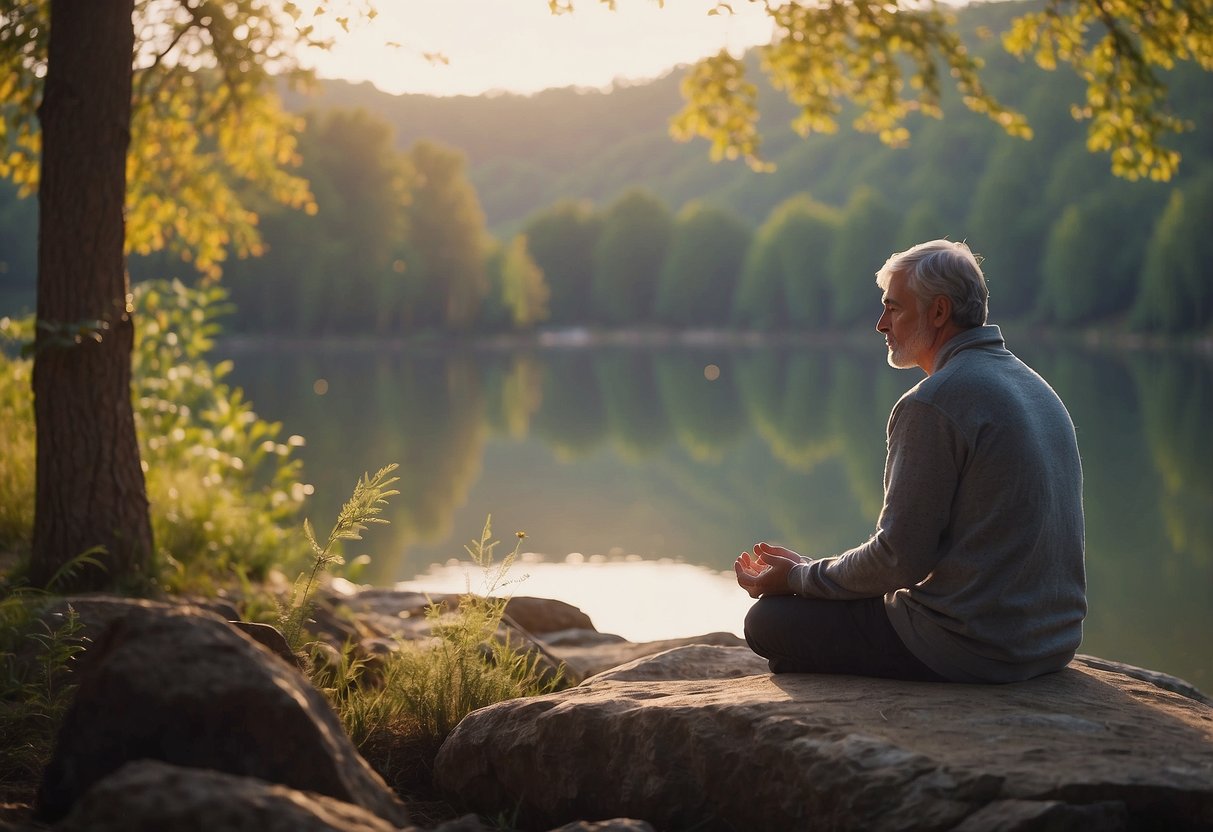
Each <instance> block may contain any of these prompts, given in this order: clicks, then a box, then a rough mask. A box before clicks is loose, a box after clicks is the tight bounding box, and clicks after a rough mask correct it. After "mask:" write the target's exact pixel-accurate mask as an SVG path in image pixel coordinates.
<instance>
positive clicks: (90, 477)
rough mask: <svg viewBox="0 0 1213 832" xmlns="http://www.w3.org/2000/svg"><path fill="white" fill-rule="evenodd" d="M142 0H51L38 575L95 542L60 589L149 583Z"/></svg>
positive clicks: (42, 233) (37, 411) (42, 205)
mask: <svg viewBox="0 0 1213 832" xmlns="http://www.w3.org/2000/svg"><path fill="white" fill-rule="evenodd" d="M133 9H134V0H52V2H51V28H50V45H49V53H48V61H47V74H46V83H45V88H44V89H45V92H44V95H43V100H42V104H41V106H40V107H39V109H38V117H39V120H40V122H41V125H42V175H41V182H40V185H39V215H38V221H39V233H38V332H37V336H36V340H35V356H34V380H33V387H34V416H35V422H36V426H37V447H38V450H37V474H36V478H37V488H36V491H37V495H36V502H35V515H34V538H33V557H32V561H31V565H30V573H31V574H30V577H31V580H32V581H33V582H34V583H35V584H36V585H40V586H45V585H46V584H47V583H48V582H49V581H50V580H51V579H52V578H53V577H54V576H55V573H56V572H57V571H58V570H59V569H60V567H61V566H63V564H65V563H67V562H68V561H70V560H71V559H72V558H74V557H75V556H76V555H79V554H80V553H82V552H85V551H87V550H89V549H92V548H94V547H97V546H102V547H104V549H105V551H104V553H103V554H99V555H97V556H96V557H97V559H98V560H100V561H101V563H102V564H103V565H104V570H98V569H84V570H82V571H80V572H79V573H77V574H76V575H75V577H74V578H72V579H70V580H69V581H67V582H66V583H65V584H61V585H60V586H59V587H58V588H60V589H68V588H70V589H84V588H100V587H103V586H116V585H130V584H133V583H138V582H141V581H142V580H143V579H144V578H145V577H146V575H147V572H148V569H149V566H150V563H151V553H152V532H151V524H150V521H149V518H148V505H147V490H146V487H145V485H144V480H143V469H142V467H141V464H140V460H139V446H138V443H137V441H136V438H135V419H134V412H133V410H132V408H131V390H130V382H131V347H132V344H133V340H134V324H133V322H132V320H131V307H130V299H129V294H128V283H127V275H126V263H125V257H124V254H123V240H124V234H125V220H124V217H123V207H124V202H125V198H126V153H127V146H128V145H129V143H130V121H131V64H132V56H133V50H134V29H133V24H132V22H131V15H132V12H133Z"/></svg>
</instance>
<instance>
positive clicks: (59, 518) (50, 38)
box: [0, 0, 316, 588]
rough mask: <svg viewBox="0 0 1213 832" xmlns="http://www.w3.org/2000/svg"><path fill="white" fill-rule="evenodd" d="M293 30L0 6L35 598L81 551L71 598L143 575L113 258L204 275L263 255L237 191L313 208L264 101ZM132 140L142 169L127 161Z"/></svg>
mask: <svg viewBox="0 0 1213 832" xmlns="http://www.w3.org/2000/svg"><path fill="white" fill-rule="evenodd" d="M288 5H289V4H288ZM221 12H222V13H221ZM300 15H301V12H299V11H298V10H297V9H295V8H294V7H293V6H291V7H290V8H287V6H283V7H281V8H277V7H275V8H266V7H264V6H263V4H262V3H259V2H254V1H253V0H239V1H238V2H235V3H232V4H228V5H226V6H225V7H223V9H219V8H217V7H214V6H211V5H206V6H203V7H197V8H195V7H190V6H187V5H185V4H182V5H181V6H179V7H174V8H168V7H166V6H165V5H164V4H157V3H152V2H150V0H140V2H139V3H138V5H136V3H135V0H96V2H92V1H91V0H49V2H46V0H28V2H19V0H6V2H5V3H4V4H3V5H2V6H0V79H2V80H0V100H3V101H4V102H5V107H4V111H3V118H2V119H0V141H2V142H3V144H4V145H5V152H3V153H0V175H4V176H8V177H10V178H12V179H14V181H16V182H18V183H19V184H20V185H22V186H23V187H24V188H26V189H28V190H31V191H32V190H33V189H34V188H37V189H38V193H39V200H40V204H39V218H38V223H39V241H38V292H37V294H38V299H37V335H36V339H35V343H34V379H33V389H34V418H35V425H36V433H37V463H36V465H37V474H36V480H37V484H36V487H35V490H36V495H35V519H34V533H33V551H32V553H31V561H30V576H31V580H32V581H34V582H35V583H36V584H41V585H45V584H46V583H47V582H49V580H50V579H51V578H52V577H53V576H54V575H55V574H56V573H57V572H59V570H60V568H61V567H62V566H63V565H64V564H65V563H67V562H68V561H69V560H71V559H72V558H74V557H75V556H77V555H79V554H81V553H84V552H92V553H93V554H94V555H95V557H96V560H97V562H98V563H99V564H100V567H99V568H87V569H83V570H80V571H78V572H76V573H75V576H74V578H73V579H72V580H71V583H70V584H65V585H64V586H65V588H92V587H101V586H105V585H122V584H129V583H133V582H138V581H142V580H143V579H145V578H146V577H147V573H148V571H149V567H150V564H151V557H152V534H151V524H150V521H149V516H148V505H147V495H146V487H145V484H144V480H143V470H142V467H141V463H140V459H139V448H138V444H137V442H136V438H135V423H134V414H133V410H132V407H131V400H130V373H131V367H130V356H131V346H132V343H133V337H134V323H133V321H132V320H131V306H130V295H129V291H128V286H127V278H126V271H125V257H124V253H125V251H126V250H129V249H134V250H146V251H151V250H154V249H156V248H160V247H163V246H165V245H167V244H169V243H170V242H173V243H175V244H177V245H179V246H180V250H181V251H182V253H183V254H185V255H187V256H189V257H190V258H191V259H193V260H194V261H195V262H196V263H197V264H198V265H199V266H200V267H201V268H202V269H203V270H205V271H210V273H211V274H212V275H213V274H214V273H215V269H217V266H218V263H219V262H220V261H221V260H222V258H223V256H224V255H225V253H226V251H227V250H228V249H229V248H235V249H237V250H244V251H248V252H254V251H255V250H256V248H257V244H258V241H257V237H256V232H255V230H254V223H255V221H256V217H255V216H254V215H252V213H251V212H250V211H248V210H247V209H246V208H245V207H244V203H243V202H242V201H241V198H240V196H239V194H238V190H239V183H242V182H251V183H254V184H256V185H259V186H264V187H265V189H266V190H267V191H268V192H269V193H271V195H272V196H273V197H274V198H277V199H280V200H283V201H286V202H290V203H292V204H296V205H300V206H302V205H304V204H306V203H307V201H308V198H309V194H308V192H307V189H306V186H305V184H304V183H303V182H302V180H299V179H298V178H296V177H293V176H292V175H291V174H289V173H288V172H287V171H286V170H285V165H286V164H288V163H289V162H290V161H291V156H292V153H293V149H294V139H293V136H292V134H291V131H292V128H293V126H294V120H293V119H290V118H288V117H285V116H283V115H282V114H281V111H280V110H278V109H277V108H276V107H275V106H274V105H273V101H275V100H276V99H274V98H273V97H272V96H271V97H267V96H266V95H265V93H264V87H265V85H266V81H267V79H268V77H269V76H268V73H267V65H269V64H274V65H275V66H277V67H279V68H281V69H282V70H284V71H287V72H288V73H289V70H290V69H291V67H292V60H291V48H290V47H291V46H292V45H295V44H301V43H314V42H316V41H314V40H313V39H312V38H311V36H310V33H309V32H306V31H305V28H306V27H296V26H295V23H296V21H297V20H298V19H299V17H300ZM137 34H138V38H137V37H136V35H137ZM136 63H138V64H139V72H138V73H137V74H136V73H135V71H134V67H135V65H136ZM132 140H133V141H134V142H135V143H136V146H137V148H138V151H137V152H135V153H131V154H129V155H128V147H129V145H130V143H131V142H132ZM216 162H220V163H221V164H219V165H216ZM128 171H129V174H130V185H129V188H128V181H127V175H128ZM128 197H129V200H128ZM124 211H126V212H127V213H126V214H125V216H124Z"/></svg>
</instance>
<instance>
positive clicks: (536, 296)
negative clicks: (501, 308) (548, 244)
mask: <svg viewBox="0 0 1213 832" xmlns="http://www.w3.org/2000/svg"><path fill="white" fill-rule="evenodd" d="M548 295H549V292H548V285H547V283H546V282H545V281H544V279H543V269H541V268H539V266H537V265H535V261H534V260H533V259H532V258H531V254H530V252H529V251H527V238H526V235H525V234H518V235H516V236H515V237H514V239H512V240H511V241H510V244H509V245H508V246H507V247H506V249H505V253H504V255H503V258H502V263H501V297H502V300H503V301H504V303H505V307H506V309H507V310H509V313H510V321H511V323H513V325H514V328H515V329H529V328H530V327H533V326H534V325H535V324H537V323H539V322H540V321H543V320H544V319H545V318H547V316H548Z"/></svg>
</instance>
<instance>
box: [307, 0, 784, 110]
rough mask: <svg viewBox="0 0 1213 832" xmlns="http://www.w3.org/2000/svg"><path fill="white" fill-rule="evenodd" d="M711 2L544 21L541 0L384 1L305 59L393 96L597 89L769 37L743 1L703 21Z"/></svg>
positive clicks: (634, 5)
mask: <svg viewBox="0 0 1213 832" xmlns="http://www.w3.org/2000/svg"><path fill="white" fill-rule="evenodd" d="M716 5H717V4H716V3H715V2H713V0H668V2H666V4H665V7H664V8H661V7H659V6H658V4H657V3H656V2H654V1H653V0H620V2H619V3H618V8H617V9H616V11H614V12H612V11H610V10H609V9H608V8H607V7H606V6H605V5H603V4H601V3H598V2H591V0H581V2H579V3H577V4H576V11H575V12H574V13H572V14H561V15H553V14H551V12H550V11H549V10H548V4H547V3H545V2H543V0H394V2H392V3H390V4H388V3H382V4H379V6H378V9H377V12H378V14H377V16H376V18H375V19H374V20H372V21H369V22H363V23H361V24H358V25H353V26H351V31H350V32H349V33H348V34H347V33H344V32H341V31H340V30H338V29H336V28H334V32H333V33H334V34H337V35H339V37H337V38H336V41H337V43H336V45H335V46H334V47H333V48H332V50H331V51H329V52H326V53H317V54H316V55H315V56H314V57H313V59H312V60H311V63H312V64H313V65H314V66H315V68H316V70H317V73H318V74H319V75H320V76H321V77H322V78H345V79H348V80H351V81H370V82H372V83H373V84H374V85H375V86H376V87H378V88H380V89H381V90H383V91H385V92H389V93H395V94H399V93H424V94H428V95H478V94H481V93H486V92H493V91H508V92H520V93H530V92H536V91H538V90H542V89H546V88H549V87H567V86H578V87H592V88H601V87H606V86H609V85H610V84H611V83H612V82H614V81H616V80H617V79H626V80H639V79H647V78H653V77H657V76H660V75H663V74H664V73H665V72H667V71H668V70H669V69H671V68H672V67H674V66H677V65H679V64H686V63H690V62H692V61H695V60H697V59H699V58H701V57H703V56H705V55H710V54H714V53H716V52H718V51H719V50H720V49H722V48H725V49H729V50H730V51H732V52H734V53H735V54H739V53H740V52H741V51H743V50H744V49H746V48H748V47H750V46H753V45H755V44H758V43H764V42H766V41H768V40H769V39H770V36H771V31H772V26H771V22H770V19H769V18H768V16H767V15H766V13H765V12H764V11H763V10H762V8H761V6H759V5H758V4H755V3H748V2H744V0H743V1H742V2H737V3H734V4H733V8H734V14H732V15H729V14H719V15H710V14H709V13H708V12H709V11H710V10H712V9H713V8H714V7H715V6H716ZM330 25H332V24H331V23H330Z"/></svg>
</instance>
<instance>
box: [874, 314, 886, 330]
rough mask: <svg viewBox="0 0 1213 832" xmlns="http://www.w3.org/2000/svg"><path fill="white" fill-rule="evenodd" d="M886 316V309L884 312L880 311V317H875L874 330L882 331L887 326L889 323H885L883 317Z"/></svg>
mask: <svg viewBox="0 0 1213 832" xmlns="http://www.w3.org/2000/svg"><path fill="white" fill-rule="evenodd" d="M887 317H889V312H888V310H885V311H884V312H881V313H880V317H879V318H877V320H876V331H877V332H884V331H886V330H887V329H888V328H889V325H888V324H887V323H885V318H887Z"/></svg>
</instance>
